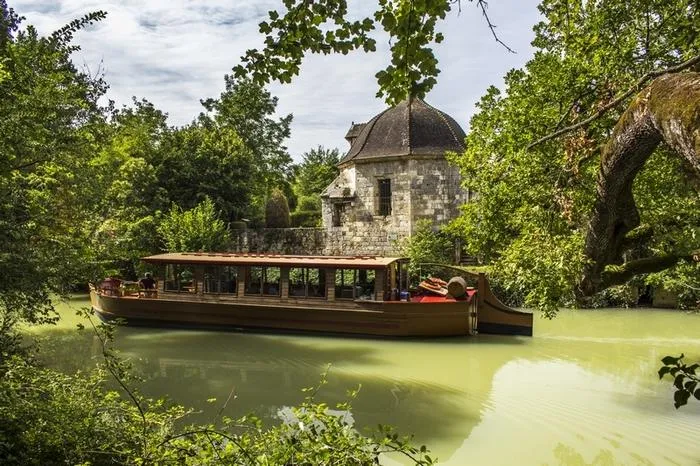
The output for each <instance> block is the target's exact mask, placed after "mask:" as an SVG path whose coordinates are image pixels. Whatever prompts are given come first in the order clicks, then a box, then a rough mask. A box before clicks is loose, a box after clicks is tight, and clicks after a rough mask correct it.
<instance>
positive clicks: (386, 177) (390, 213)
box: [321, 97, 469, 255]
mask: <svg viewBox="0 0 700 466" xmlns="http://www.w3.org/2000/svg"><path fill="white" fill-rule="evenodd" d="M464 137H465V134H464V131H463V130H462V128H460V126H459V124H457V122H456V121H455V120H454V119H453V118H452V117H450V116H449V115H447V114H445V113H443V112H441V111H440V110H437V109H436V108H433V107H431V106H430V105H428V104H427V103H425V102H424V101H423V100H421V99H418V98H415V97H414V98H411V99H407V100H405V101H403V102H401V103H399V104H398V105H396V106H395V107H392V108H389V109H387V110H385V111H383V112H382V113H380V114H379V115H377V116H375V117H374V118H372V119H371V120H370V121H369V122H367V123H360V124H354V123H353V124H352V125H351V127H350V130H349V131H348V133H347V135H346V136H345V138H346V139H347V140H348V142H349V143H350V150H349V151H348V153H347V154H346V155H345V156H344V157H343V158H342V160H341V161H340V163H339V164H338V167H339V168H340V174H339V175H338V177H337V178H336V179H335V180H334V181H333V182H332V183H331V184H330V185H329V186H328V187H327V188H326V189H325V190H324V192H323V193H322V194H321V198H322V211H323V228H324V229H325V232H326V244H325V251H324V252H325V253H326V254H368V255H388V254H392V253H393V252H394V246H395V243H396V241H397V240H400V239H402V238H405V237H408V236H410V235H411V234H412V232H413V231H414V229H415V227H416V224H417V222H419V221H420V220H422V219H427V220H430V221H431V222H432V224H433V226H434V227H438V226H440V225H442V224H445V223H446V222H448V221H449V220H451V219H453V218H455V217H456V216H457V215H458V213H459V206H460V205H461V204H462V203H464V202H466V201H467V200H468V198H469V195H468V193H466V192H464V191H463V190H462V189H461V186H460V177H459V171H458V170H457V168H456V167H454V166H451V165H449V164H448V163H447V160H446V159H445V152H447V151H451V152H462V151H463V150H464Z"/></svg>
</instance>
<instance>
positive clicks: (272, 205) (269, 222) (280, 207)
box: [265, 189, 290, 228]
mask: <svg viewBox="0 0 700 466" xmlns="http://www.w3.org/2000/svg"><path fill="white" fill-rule="evenodd" d="M289 223H290V221H289V204H287V197H286V196H285V195H284V193H283V192H282V190H280V189H273V190H272V193H271V194H270V198H269V199H268V200H267V204H266V205H265V226H267V227H268V228H288V227H289Z"/></svg>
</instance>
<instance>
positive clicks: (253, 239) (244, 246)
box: [231, 228, 326, 255]
mask: <svg viewBox="0 0 700 466" xmlns="http://www.w3.org/2000/svg"><path fill="white" fill-rule="evenodd" d="M231 233H232V236H233V239H232V241H231V243H232V244H231V250H232V251H233V252H256V253H261V252H267V253H273V254H304V255H321V254H324V247H325V244H326V232H325V231H324V230H323V229H322V228H263V229H259V230H234V231H232V232H231Z"/></svg>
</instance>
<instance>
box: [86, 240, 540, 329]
mask: <svg viewBox="0 0 700 466" xmlns="http://www.w3.org/2000/svg"><path fill="white" fill-rule="evenodd" d="M142 260H143V261H144V262H145V263H147V264H150V265H151V266H152V267H153V268H154V269H155V270H156V277H157V282H156V283H157V285H156V288H155V289H153V290H143V289H142V290H139V289H133V288H128V287H127V288H125V287H124V286H123V284H121V285H120V284H119V283H118V282H115V280H113V279H108V280H105V282H103V283H102V284H100V285H98V286H91V292H90V298H91V302H92V307H93V309H94V310H95V311H96V312H97V313H98V315H99V316H100V317H101V318H103V319H106V320H112V319H117V318H120V319H125V320H126V323H127V324H141V325H144V324H145V325H179V326H187V327H222V328H233V329H253V330H256V329H262V330H273V331H295V332H298V331H301V332H323V333H340V334H358V335H367V336H381V337H436V336H457V335H473V334H475V333H477V332H481V333H496V334H508V335H532V314H531V313H528V312H522V311H518V310H515V309H511V308H509V307H507V306H505V305H504V304H502V303H501V302H500V301H499V300H498V299H497V298H496V297H495V296H494V295H493V293H492V292H491V290H490V288H489V284H488V280H487V278H486V276H485V275H484V274H470V273H468V272H463V271H460V272H461V275H462V276H464V277H466V278H467V279H468V280H469V282H470V283H471V284H473V286H468V287H466V288H465V290H464V294H463V296H462V297H461V298H460V299H455V298H453V297H452V296H450V295H446V296H443V295H440V294H435V293H430V292H429V291H423V292H418V293H416V292H413V293H409V292H408V291H407V290H408V288H409V287H408V259H405V258H399V257H376V256H301V255H277V254H241V253H204V252H202V253H199V252H197V253H166V254H158V255H153V256H148V257H144V258H143V259H142ZM125 290H126V291H125Z"/></svg>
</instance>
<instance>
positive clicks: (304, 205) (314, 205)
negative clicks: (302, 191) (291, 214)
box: [296, 196, 321, 212]
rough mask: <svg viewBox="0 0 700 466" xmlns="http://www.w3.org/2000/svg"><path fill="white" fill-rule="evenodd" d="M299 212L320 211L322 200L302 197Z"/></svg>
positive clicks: (314, 197)
mask: <svg viewBox="0 0 700 466" xmlns="http://www.w3.org/2000/svg"><path fill="white" fill-rule="evenodd" d="M296 210H297V211H299V212H301V211H305V210H306V211H317V210H318V211H320V210H321V198H320V197H318V196H302V197H300V198H299V201H298V204H297V209H296Z"/></svg>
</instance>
